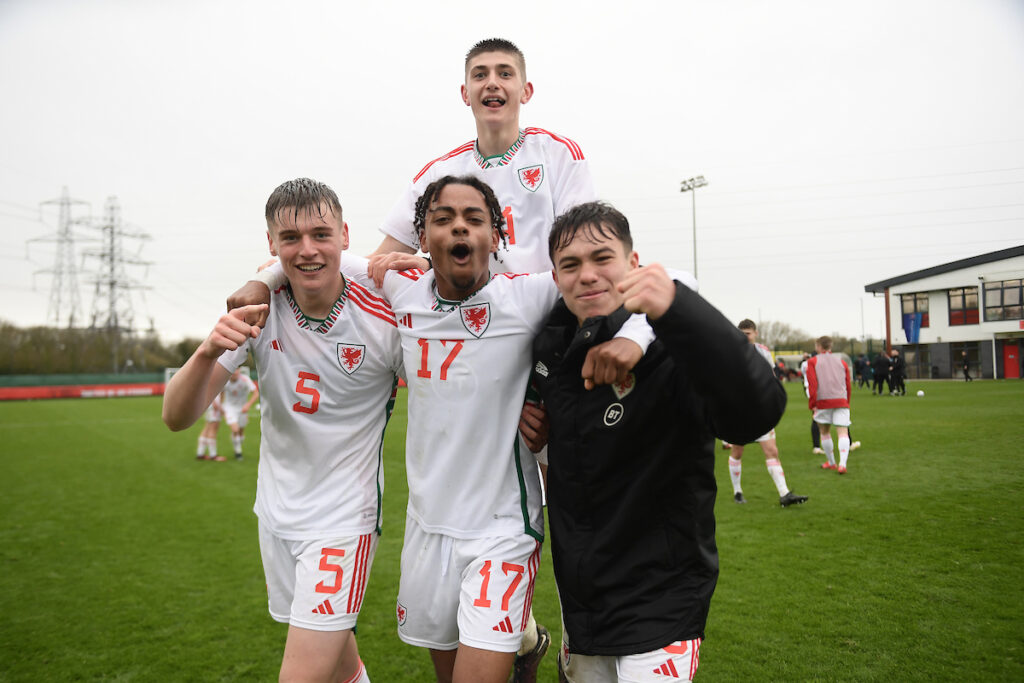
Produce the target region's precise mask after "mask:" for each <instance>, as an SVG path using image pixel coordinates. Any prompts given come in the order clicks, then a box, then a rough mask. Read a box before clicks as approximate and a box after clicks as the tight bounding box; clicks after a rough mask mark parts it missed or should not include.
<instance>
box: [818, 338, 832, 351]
mask: <svg viewBox="0 0 1024 683" xmlns="http://www.w3.org/2000/svg"><path fill="white" fill-rule="evenodd" d="M814 341H815V343H817V344H818V346H820V347H821V348H823V349H825V350H826V351H831V350H832V337H830V336H828V335H825V336H824V337H818V338H817V339H815V340H814Z"/></svg>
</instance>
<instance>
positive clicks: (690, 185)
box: [679, 175, 708, 279]
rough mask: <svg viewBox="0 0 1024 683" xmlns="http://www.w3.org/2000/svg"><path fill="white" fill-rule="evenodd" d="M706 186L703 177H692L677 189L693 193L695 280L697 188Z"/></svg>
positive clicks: (695, 265)
mask: <svg viewBox="0 0 1024 683" xmlns="http://www.w3.org/2000/svg"><path fill="white" fill-rule="evenodd" d="M707 184H708V181H706V180H704V176H702V175H699V176H694V177H693V178H687V179H686V180H684V181H683V182H682V183H681V184H680V187H679V191H680V192H692V193H693V277H694V279H696V278H697V188H698V187H704V186H705V185H707Z"/></svg>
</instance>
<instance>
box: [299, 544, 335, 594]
mask: <svg viewBox="0 0 1024 683" xmlns="http://www.w3.org/2000/svg"><path fill="white" fill-rule="evenodd" d="M320 552H321V553H322V554H321V556H320V571H324V572H334V584H332V585H330V586H328V585H327V584H325V583H324V582H323V581H321V582H320V583H318V584H317V585H316V592H317V593H331V594H334V593H337V592H338V591H339V590H341V565H340V564H332V563H331V562H328V561H327V560H328V559H329V558H331V557H345V550H344V549H343V548H322V549H321V550H320ZM306 585H309V584H306Z"/></svg>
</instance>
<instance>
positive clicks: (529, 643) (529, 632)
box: [516, 608, 537, 656]
mask: <svg viewBox="0 0 1024 683" xmlns="http://www.w3.org/2000/svg"><path fill="white" fill-rule="evenodd" d="M535 647H537V620H536V619H534V618H533V609H532V608H531V609H530V621H528V622H527V624H526V630H524V631H523V644H522V645H521V646H520V647H519V652H517V653H516V654H517V655H520V656H522V655H525V654H527V653H528V652H529V651H530V650H532V649H533V648H535Z"/></svg>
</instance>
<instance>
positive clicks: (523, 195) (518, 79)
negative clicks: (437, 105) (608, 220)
mask: <svg viewBox="0 0 1024 683" xmlns="http://www.w3.org/2000/svg"><path fill="white" fill-rule="evenodd" d="M533 92H534V88H533V83H531V82H530V81H529V80H528V79H527V77H526V59H525V57H524V56H523V53H522V51H520V49H519V48H518V47H516V45H515V44H513V43H512V42H510V41H508V40H504V39H501V38H491V39H488V40H482V41H480V42H478V43H477V44H476V45H474V46H473V47H472V48H471V49H470V50H469V52H468V53H467V55H466V61H465V81H464V83H463V85H462V101H463V103H464V104H465V105H466V106H468V107H470V109H471V110H472V112H473V118H474V119H475V121H476V139H475V140H471V141H469V142H466V143H465V144H462V145H460V146H459V147H456V148H455V149H453V150H451V151H450V152H448V153H447V154H444V155H443V156H441V157H439V158H437V159H434V160H433V161H431V162H430V163H428V164H427V165H426V166H425V167H423V169H422V170H420V171H419V172H418V173H417V174H416V175H415V176H414V177H413V179H412V182H411V183H410V184H409V186H408V187H407V188H406V191H405V193H404V194H403V195H402V198H401V199H399V201H398V202H397V203H396V204H395V206H394V207H393V208H392V210H391V212H390V213H389V214H388V216H387V217H386V218H385V219H384V223H383V225H381V232H383V233H384V235H385V237H384V240H383V241H382V242H381V244H380V246H379V247H378V248H377V251H376V252H375V253H376V254H386V253H388V252H393V251H400V252H404V253H409V254H414V253H416V251H417V250H418V249H419V248H420V244H419V239H418V237H417V234H416V230H415V228H414V227H413V224H412V215H413V209H414V207H415V204H416V200H417V198H418V197H419V196H420V195H422V194H423V189H424V188H425V187H426V186H427V185H429V184H430V183H432V182H433V181H435V180H437V179H438V178H441V177H442V176H446V175H452V176H459V175H465V174H470V175H475V176H477V177H479V178H480V179H481V180H483V181H484V182H486V183H487V184H488V185H489V186H490V187H491V189H492V190H494V194H495V195H496V196H497V198H498V201H499V202H500V204H501V207H502V215H503V217H504V218H505V232H506V234H507V235H508V243H507V245H506V244H503V245H500V246H499V252H498V261H497V263H496V264H494V265H493V266H492V270H494V271H497V272H509V273H538V272H545V271H548V270H550V269H551V260H550V258H549V257H548V250H547V237H548V233H549V232H550V231H551V222H552V221H553V220H554V218H555V216H557V215H559V214H560V213H562V212H563V211H565V210H567V209H569V208H570V207H572V206H575V205H576V204H579V203H581V202H586V201H592V200H594V199H596V198H597V197H596V195H595V191H594V183H593V180H592V179H591V176H590V170H589V167H588V166H587V161H586V159H585V158H584V156H583V151H582V150H581V149H580V146H579V145H577V144H576V143H575V142H573V141H572V140H570V139H569V138H567V137H564V136H562V135H557V134H555V133H551V132H549V131H546V130H544V129H541V128H529V127H527V128H521V127H520V124H519V113H520V109H521V107H522V106H523V105H524V104H526V103H527V102H529V101H530V99H531V98H532V97H533Z"/></svg>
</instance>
